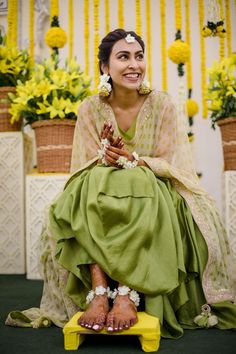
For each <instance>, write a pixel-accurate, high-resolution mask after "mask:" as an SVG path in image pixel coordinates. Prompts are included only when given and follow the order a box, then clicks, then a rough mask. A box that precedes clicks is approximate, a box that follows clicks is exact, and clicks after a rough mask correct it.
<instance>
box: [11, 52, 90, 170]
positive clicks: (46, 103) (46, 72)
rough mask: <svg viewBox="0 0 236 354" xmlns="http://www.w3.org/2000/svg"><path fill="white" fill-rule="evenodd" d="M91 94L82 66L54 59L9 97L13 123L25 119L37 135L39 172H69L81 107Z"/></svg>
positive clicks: (43, 64) (35, 72)
mask: <svg viewBox="0 0 236 354" xmlns="http://www.w3.org/2000/svg"><path fill="white" fill-rule="evenodd" d="M90 93H91V92H90V79H89V78H88V77H85V76H84V74H83V72H82V71H81V69H80V66H79V64H78V63H77V62H76V61H75V60H74V59H72V60H70V61H66V62H65V64H64V66H62V67H60V66H59V59H58V56H57V55H54V56H53V57H52V58H50V59H47V60H45V61H44V62H43V63H42V64H37V65H35V67H34V69H33V71H32V73H31V78H30V79H29V80H28V81H26V82H25V83H24V84H23V83H22V82H19V83H18V85H17V86H16V93H15V94H11V95H10V98H11V101H12V105H11V109H10V112H11V114H12V122H17V121H18V120H19V119H20V118H21V117H23V118H24V122H25V124H30V125H31V126H32V128H33V129H34V131H35V136H36V146H37V167H38V171H39V172H69V169H70V159H71V152H72V141H73V134H74V127H75V121H76V119H77V111H78V107H79V105H80V103H81V101H82V100H83V99H84V98H85V97H86V96H88V95H90Z"/></svg>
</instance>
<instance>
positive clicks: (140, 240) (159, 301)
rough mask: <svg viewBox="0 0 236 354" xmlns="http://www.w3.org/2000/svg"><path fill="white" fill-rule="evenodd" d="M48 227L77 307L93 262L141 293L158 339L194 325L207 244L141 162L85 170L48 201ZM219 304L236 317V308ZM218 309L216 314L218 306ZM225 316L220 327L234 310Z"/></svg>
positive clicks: (228, 323)
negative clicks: (133, 165) (159, 329)
mask: <svg viewBox="0 0 236 354" xmlns="http://www.w3.org/2000/svg"><path fill="white" fill-rule="evenodd" d="M50 228H51V232H52V234H53V235H55V236H56V237H57V250H56V258H57V260H58V262H59V263H60V264H61V265H62V266H63V267H64V268H66V269H67V270H69V272H70V275H69V278H68V281H67V287H66V291H67V293H68V295H69V296H70V297H71V298H72V299H73V301H74V302H75V303H76V304H77V305H78V306H79V307H80V308H82V309H85V307H86V304H85V297H86V295H87V292H88V290H89V289H90V288H91V279H90V273H89V267H88V265H89V264H91V263H94V262H96V263H97V264H99V265H100V266H101V268H102V269H103V270H104V271H105V272H106V274H107V275H108V276H109V277H110V278H111V279H112V280H115V281H118V282H120V283H123V284H125V285H127V286H129V287H131V288H133V289H135V290H137V291H139V292H140V293H141V294H143V299H144V306H145V311H147V312H148V313H149V314H152V315H154V316H157V317H159V318H160V320H161V323H162V335H163V336H165V337H179V336H181V335H182V333H183V327H185V328H194V327H196V325H195V324H194V322H193V319H194V317H195V316H196V315H197V314H199V312H200V311H201V306H202V305H203V304H204V303H205V298H204V295H203V292H202V287H201V277H202V274H203V270H204V267H205V264H206V261H207V247H206V245H205V241H204V239H203V237H202V235H201V233H200V231H199V229H198V227H197V226H196V224H195V222H194V221H193V218H192V215H191V212H190V210H189V208H188V206H187V205H186V203H185V201H184V200H183V198H182V197H181V196H180V195H179V194H178V193H177V192H176V190H175V189H174V188H173V187H172V185H171V182H170V181H169V180H167V179H166V180H164V179H159V178H156V177H155V175H154V174H153V172H152V171H151V170H149V169H148V168H145V167H137V168H134V169H131V170H124V169H117V168H113V167H104V166H99V165H98V166H96V167H94V168H93V169H90V170H85V171H83V172H82V173H81V174H80V175H79V176H78V177H76V178H75V179H73V180H72V181H71V183H70V184H69V185H68V186H67V188H66V189H65V191H64V192H63V193H62V194H61V195H60V196H59V198H58V199H57V201H56V202H55V203H54V204H53V205H52V206H51V209H50ZM217 306H218V307H217ZM222 306H223V307H224V308H225V307H227V308H228V310H229V311H228V312H229V313H232V311H234V314H236V313H235V306H234V308H233V305H232V306H231V304H225V305H223V304H222ZM231 307H232V311H231ZM216 311H218V316H219V317H220V316H221V315H220V314H221V305H216ZM226 312H227V311H226ZM225 316H226V317H225V318H222V320H220V321H219V325H220V328H221V327H222V328H232V327H233V326H234V327H235V323H233V317H232V315H231V318H230V316H227V315H225Z"/></svg>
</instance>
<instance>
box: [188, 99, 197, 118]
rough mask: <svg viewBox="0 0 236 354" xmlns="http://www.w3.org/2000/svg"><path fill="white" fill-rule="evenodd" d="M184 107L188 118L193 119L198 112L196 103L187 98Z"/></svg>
mask: <svg viewBox="0 0 236 354" xmlns="http://www.w3.org/2000/svg"><path fill="white" fill-rule="evenodd" d="M186 107H187V113H188V117H193V116H194V115H195V114H197V113H198V111H199V107H198V104H197V102H196V101H194V100H193V99H191V98H189V99H188V100H187V101H186Z"/></svg>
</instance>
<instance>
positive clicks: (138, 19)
mask: <svg viewBox="0 0 236 354" xmlns="http://www.w3.org/2000/svg"><path fill="white" fill-rule="evenodd" d="M135 10H136V28H135V31H136V33H137V34H138V35H139V36H142V33H141V28H142V22H141V9H140V0H136V1H135Z"/></svg>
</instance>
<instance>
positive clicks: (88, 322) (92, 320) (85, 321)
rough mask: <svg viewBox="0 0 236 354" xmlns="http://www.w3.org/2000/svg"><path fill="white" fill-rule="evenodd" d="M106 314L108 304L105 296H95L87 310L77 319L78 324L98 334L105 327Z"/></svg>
mask: <svg viewBox="0 0 236 354" xmlns="http://www.w3.org/2000/svg"><path fill="white" fill-rule="evenodd" d="M108 312H109V303H108V299H107V294H104V295H97V296H95V297H94V299H93V300H92V301H91V302H90V304H89V307H88V309H87V310H86V311H85V312H84V313H83V315H82V316H81V317H80V318H79V320H78V323H79V325H80V326H82V327H86V328H88V329H93V330H94V331H96V332H99V331H101V330H102V329H103V328H104V326H105V323H106V319H107V314H108Z"/></svg>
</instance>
